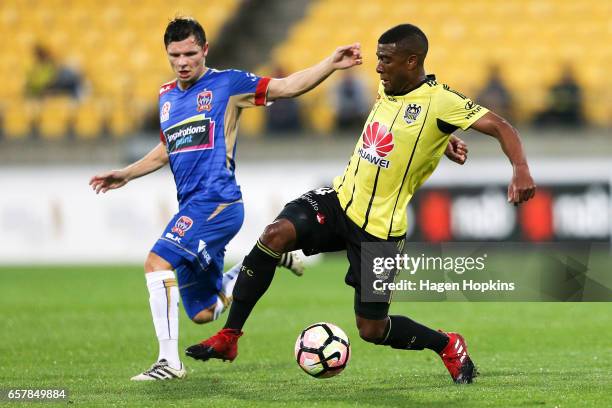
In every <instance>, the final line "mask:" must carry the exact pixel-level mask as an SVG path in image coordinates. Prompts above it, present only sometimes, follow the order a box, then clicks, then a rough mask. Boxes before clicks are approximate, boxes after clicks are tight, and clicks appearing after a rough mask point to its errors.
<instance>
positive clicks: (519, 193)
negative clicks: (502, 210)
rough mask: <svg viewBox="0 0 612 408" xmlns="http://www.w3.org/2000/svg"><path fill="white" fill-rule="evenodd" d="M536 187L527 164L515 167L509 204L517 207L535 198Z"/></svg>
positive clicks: (509, 188) (509, 192) (510, 187)
mask: <svg viewBox="0 0 612 408" xmlns="http://www.w3.org/2000/svg"><path fill="white" fill-rule="evenodd" d="M535 192H536V185H535V182H534V181H533V178H532V177H531V174H530V172H529V167H528V166H527V164H518V165H514V166H513V175H512V181H511V182H510V185H509V186H508V202H509V203H513V204H514V205H515V206H516V205H519V204H520V203H523V202H525V201H527V200H529V199H530V198H533V196H535Z"/></svg>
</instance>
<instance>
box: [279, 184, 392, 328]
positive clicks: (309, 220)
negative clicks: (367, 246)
mask: <svg viewBox="0 0 612 408" xmlns="http://www.w3.org/2000/svg"><path fill="white" fill-rule="evenodd" d="M276 219H287V220H289V221H290V222H291V223H292V224H293V225H294V226H295V230H296V233H297V242H296V249H301V250H302V251H303V252H304V255H314V254H318V253H322V252H336V251H343V250H346V255H347V258H348V261H349V269H348V271H347V273H346V276H345V279H344V281H345V282H346V284H347V285H349V286H352V287H353V288H354V289H355V299H354V307H355V314H357V315H358V316H360V317H363V318H366V319H372V320H381V319H384V318H386V317H387V314H388V312H389V303H390V295H387V297H386V298H385V299H386V301H382V302H377V301H374V302H370V301H369V302H364V301H363V300H362V293H361V265H362V258H361V256H362V253H361V252H362V251H361V244H362V243H363V242H389V241H391V242H394V243H399V242H400V241H401V245H393V247H397V246H399V247H402V246H403V240H404V237H396V238H394V237H392V238H390V239H388V240H384V239H381V238H377V237H375V236H373V235H371V234H369V233H367V232H366V231H365V230H363V229H362V228H360V227H359V226H358V225H356V224H355V223H354V222H353V221H351V220H350V219H349V218H348V217H347V216H346V214H345V212H344V210H343V209H342V207H341V206H340V202H339V201H338V196H337V195H336V192H335V191H334V190H333V189H332V188H329V187H323V188H318V189H316V190H311V191H309V192H307V193H306V194H304V195H302V196H301V197H299V198H297V199H295V200H293V201H291V202H289V203H288V204H287V205H286V206H285V208H284V209H283V210H282V211H281V213H280V214H279V215H278V217H277V218H276Z"/></svg>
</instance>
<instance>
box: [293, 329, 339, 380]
mask: <svg viewBox="0 0 612 408" xmlns="http://www.w3.org/2000/svg"><path fill="white" fill-rule="evenodd" d="M350 356H351V343H350V342H349V338H348V336H347V335H346V333H344V332H343V331H342V329H340V328H339V327H337V326H335V325H333V324H331V323H325V322H320V323H315V324H312V325H310V326H308V327H306V328H305V329H304V330H302V333H300V335H299V336H298V338H297V341H296V342H295V359H296V360H297V363H298V365H299V366H300V367H301V368H302V370H304V371H305V372H306V373H307V374H309V375H311V376H313V377H316V378H329V377H333V376H335V375H338V374H340V373H341V372H342V370H344V368H345V367H346V365H347V364H348V362H349V358H350Z"/></svg>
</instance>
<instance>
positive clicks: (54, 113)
mask: <svg viewBox="0 0 612 408" xmlns="http://www.w3.org/2000/svg"><path fill="white" fill-rule="evenodd" d="M206 3H212V2H206ZM238 4H239V0H215V1H214V7H210V6H206V5H204V4H203V2H202V1H198V0H177V1H174V2H167V1H160V0H130V1H123V0H107V1H104V2H99V1H94V0H5V1H2V2H0V37H2V38H5V39H10V41H11V44H10V46H7V47H5V48H6V49H5V51H4V52H3V55H2V57H1V63H0V76H1V77H2V78H3V80H2V86H1V87H0V112H1V116H2V131H1V133H2V134H3V138H5V139H19V138H24V137H27V136H29V135H30V134H33V133H38V134H39V136H40V137H41V138H42V139H48V140H58V139H62V138H65V137H66V135H69V134H74V135H75V136H76V137H77V139H95V138H98V137H100V135H101V134H103V133H109V134H110V135H111V136H112V137H118V138H121V137H124V136H126V135H129V134H130V132H132V131H133V130H135V129H137V128H138V127H139V126H140V121H141V120H142V118H143V112H144V111H145V110H146V109H151V108H152V107H154V106H155V104H156V101H157V94H158V92H157V90H158V89H159V86H160V85H161V84H162V83H164V82H167V81H168V80H169V79H171V78H172V72H171V70H170V67H169V66H168V62H167V59H166V55H165V53H164V47H163V42H162V38H161V36H162V34H163V31H164V28H165V26H166V24H167V22H168V21H169V20H170V19H171V18H172V17H173V16H175V15H176V14H185V15H192V16H194V17H196V18H197V19H199V20H200V21H202V22H203V23H204V25H205V28H206V34H207V37H208V38H209V39H212V41H214V38H215V35H217V33H218V31H219V29H220V28H221V26H222V25H223V23H224V22H225V21H226V20H227V19H228V18H229V17H230V16H231V15H232V13H234V11H235V9H236V7H237V6H238ZM36 44H41V45H43V46H45V47H46V48H48V49H49V50H50V51H51V53H52V55H53V56H54V58H55V59H56V60H57V61H61V62H62V63H66V64H68V65H70V66H71V67H73V68H74V67H76V68H78V70H79V71H80V72H81V73H82V75H83V77H84V78H85V79H86V81H87V82H88V87H87V88H88V91H87V92H86V96H85V97H84V98H83V100H79V101H68V100H66V99H65V98H56V97H51V98H46V97H45V98H37V99H34V100H28V101H26V96H25V91H24V88H25V81H26V75H27V72H28V71H29V70H30V68H31V66H32V63H33V61H34V57H33V49H34V47H35V45H36ZM126 106H129V111H126Z"/></svg>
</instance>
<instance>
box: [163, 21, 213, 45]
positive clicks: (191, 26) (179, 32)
mask: <svg viewBox="0 0 612 408" xmlns="http://www.w3.org/2000/svg"><path fill="white" fill-rule="evenodd" d="M190 35H193V36H194V37H195V41H196V43H197V44H198V45H199V46H201V47H203V46H204V44H206V33H204V28H202V25H201V24H200V23H198V21H197V20H196V19H194V18H191V17H175V18H174V19H173V20H172V21H170V22H169V23H168V26H167V27H166V32H165V33H164V45H165V46H166V48H168V44H170V43H171V42H174V41H183V40H184V39H186V38H188V37H189V36H190Z"/></svg>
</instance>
